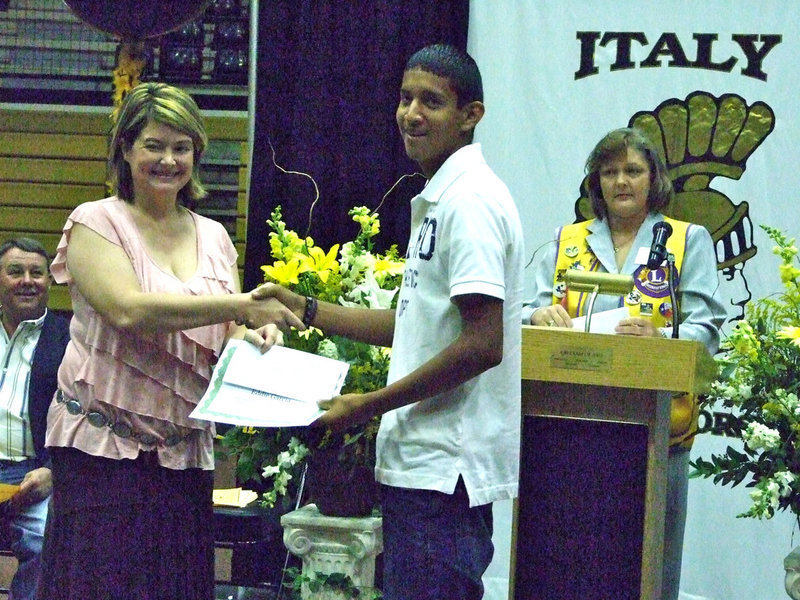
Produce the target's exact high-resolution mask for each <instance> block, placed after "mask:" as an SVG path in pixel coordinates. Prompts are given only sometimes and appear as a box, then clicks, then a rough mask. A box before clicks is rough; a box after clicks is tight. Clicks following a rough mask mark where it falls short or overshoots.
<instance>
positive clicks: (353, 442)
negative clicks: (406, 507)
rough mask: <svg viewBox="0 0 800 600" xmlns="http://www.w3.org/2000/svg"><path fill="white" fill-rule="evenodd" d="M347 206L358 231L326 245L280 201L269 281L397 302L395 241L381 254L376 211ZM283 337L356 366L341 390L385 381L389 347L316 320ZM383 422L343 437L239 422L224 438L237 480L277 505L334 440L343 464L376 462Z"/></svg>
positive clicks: (330, 295)
mask: <svg viewBox="0 0 800 600" xmlns="http://www.w3.org/2000/svg"><path fill="white" fill-rule="evenodd" d="M349 214H350V216H351V217H352V218H353V220H354V221H355V222H356V223H358V225H359V231H358V234H357V235H356V237H355V239H354V240H352V241H348V242H346V243H344V244H341V245H340V244H335V245H334V246H333V247H331V248H330V249H329V250H328V251H327V252H326V251H325V250H323V249H322V248H320V247H319V246H317V245H315V243H314V240H313V239H312V238H311V237H305V238H301V237H300V236H299V235H298V234H297V233H296V232H294V231H292V230H291V229H287V228H286V224H285V223H284V222H283V220H282V214H281V208H280V206H279V207H277V208H276V209H275V210H274V211H273V212H272V214H271V218H270V219H269V220H268V221H267V224H268V225H269V227H270V229H271V232H270V234H269V241H270V250H271V255H272V258H273V262H272V264H270V265H264V266H262V267H261V269H262V270H263V272H264V279H265V281H267V282H275V283H278V284H280V285H283V286H286V287H288V288H289V289H291V290H293V291H295V292H297V293H299V294H302V295H304V296H314V297H315V298H318V299H319V300H324V301H328V302H337V303H340V304H342V305H346V306H363V307H369V308H394V305H395V303H396V296H397V292H398V290H399V286H400V282H401V278H402V273H403V260H402V258H401V257H400V256H399V254H398V250H397V247H396V246H394V245H393V246H391V247H390V248H389V250H388V251H387V252H385V253H383V254H380V253H377V252H376V251H375V248H374V238H375V236H377V235H378V233H379V232H380V221H379V218H378V216H379V215H378V214H377V213H376V212H370V211H369V210H368V209H367V208H366V207H363V206H361V207H356V208H353V209H352V210H350V212H349ZM284 343H285V344H286V345H287V346H289V347H291V348H297V349H299V350H304V351H306V352H312V353H315V354H320V355H323V356H327V357H330V358H335V359H339V360H344V361H346V362H348V363H349V364H350V369H349V371H348V375H347V379H346V380H345V383H344V386H343V388H342V393H357V392H366V391H371V390H375V389H378V388H380V387H383V386H384V385H386V376H387V373H388V368H389V349H388V348H380V347H376V346H371V345H369V344H365V343H361V342H354V341H352V340H349V339H347V338H343V337H339V336H326V335H325V334H324V333H323V332H322V331H320V330H319V329H316V328H314V327H310V328H309V329H307V330H306V331H303V332H299V331H292V332H291V333H290V334H289V335H288V336H287V337H286V338H285V340H284ZM379 423H380V419H378V418H376V419H373V420H371V421H370V422H368V423H367V424H366V425H364V426H363V427H358V428H355V429H353V430H351V431H348V432H346V433H345V434H344V435H343V436H342V437H341V439H336V438H334V437H333V436H332V434H331V433H330V432H329V431H328V432H321V431H320V428H308V427H305V428H276V429H253V428H244V427H236V428H233V429H230V430H228V431H227V432H226V433H225V435H224V436H223V439H222V445H223V447H225V448H227V449H228V451H229V452H231V453H232V454H235V455H236V456H237V457H238V458H237V476H238V478H239V480H240V481H242V482H245V481H252V482H254V483H255V484H256V485H257V486H259V487H260V488H261V490H262V492H261V498H260V501H261V503H262V505H264V506H266V507H274V506H276V504H277V503H278V502H279V501H282V502H283V503H284V505H285V504H286V503H288V502H291V499H292V498H293V497H295V496H296V494H297V491H298V487H299V485H300V481H301V477H302V474H303V467H304V465H305V463H306V461H307V460H308V459H309V458H310V456H311V454H312V453H314V452H317V451H320V450H322V449H330V448H333V449H334V450H335V451H336V453H337V456H338V460H339V462H340V463H341V464H342V465H343V466H345V467H347V466H353V465H366V466H369V467H370V468H371V467H372V465H374V460H375V453H374V439H375V435H376V434H377V430H378V425H379Z"/></svg>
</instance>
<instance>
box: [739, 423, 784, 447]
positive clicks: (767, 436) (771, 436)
mask: <svg viewBox="0 0 800 600" xmlns="http://www.w3.org/2000/svg"><path fill="white" fill-rule="evenodd" d="M742 439H743V440H744V442H745V443H746V444H747V445H748V446H750V447H751V448H753V449H754V450H757V449H759V448H762V449H764V450H774V449H776V448H779V447H780V445H781V434H780V432H779V431H777V430H775V429H770V428H769V427H767V426H766V425H763V424H762V423H749V424H748V425H747V429H746V430H745V431H743V432H742Z"/></svg>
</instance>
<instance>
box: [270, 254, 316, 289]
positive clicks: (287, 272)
mask: <svg viewBox="0 0 800 600" xmlns="http://www.w3.org/2000/svg"><path fill="white" fill-rule="evenodd" d="M261 270H262V271H264V275H266V276H267V277H269V278H270V279H272V280H273V281H275V283H279V284H280V285H284V286H287V285H290V284H292V283H294V284H297V283H300V280H299V279H298V277H299V276H300V274H301V273H305V272H306V271H308V270H309V266H308V264H307V263H305V261H301V260H300V258H299V257H294V258H292V259H290V260H289V261H288V262H284V261H282V260H276V261H275V262H274V263H273V264H271V265H264V266H262V267H261Z"/></svg>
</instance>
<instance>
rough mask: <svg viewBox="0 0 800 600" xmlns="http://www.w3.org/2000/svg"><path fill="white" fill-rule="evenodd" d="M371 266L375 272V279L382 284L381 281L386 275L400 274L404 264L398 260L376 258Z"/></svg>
mask: <svg viewBox="0 0 800 600" xmlns="http://www.w3.org/2000/svg"><path fill="white" fill-rule="evenodd" d="M372 268H373V270H374V273H375V279H376V281H377V282H378V283H380V284H381V285H383V282H384V281H385V280H386V278H387V277H390V276H392V275H402V274H403V269H404V268H405V264H404V263H402V262H400V261H396V260H390V259H388V258H378V259H376V260H375V264H374V265H373V267H372Z"/></svg>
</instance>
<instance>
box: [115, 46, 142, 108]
mask: <svg viewBox="0 0 800 600" xmlns="http://www.w3.org/2000/svg"><path fill="white" fill-rule="evenodd" d="M146 64H147V58H146V55H145V49H144V43H143V42H123V43H121V44H120V45H119V51H118V55H117V66H116V68H115V69H114V70H113V71H112V84H113V87H114V91H113V93H112V95H111V99H112V100H113V102H114V110H113V112H112V114H111V120H112V121H116V119H117V114H118V113H119V110H120V108H121V107H122V101H123V99H124V98H125V94H127V93H128V92H129V91H131V90H132V89H133V88H135V87H136V86H137V85H139V83H140V81H139V77H140V76H141V74H142V71H143V70H144V67H145V65H146Z"/></svg>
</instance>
